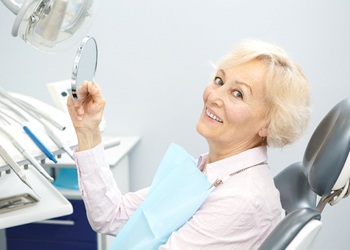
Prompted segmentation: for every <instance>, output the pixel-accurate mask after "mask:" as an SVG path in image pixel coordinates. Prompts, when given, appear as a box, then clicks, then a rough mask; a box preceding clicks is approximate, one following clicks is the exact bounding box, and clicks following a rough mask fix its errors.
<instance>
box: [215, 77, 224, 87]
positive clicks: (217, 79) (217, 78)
mask: <svg viewBox="0 0 350 250" xmlns="http://www.w3.org/2000/svg"><path fill="white" fill-rule="evenodd" d="M214 83H215V84H217V85H219V86H222V85H224V81H223V80H222V79H221V78H220V77H218V76H216V77H215V78H214Z"/></svg>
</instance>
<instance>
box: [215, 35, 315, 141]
mask: <svg viewBox="0 0 350 250" xmlns="http://www.w3.org/2000/svg"><path fill="white" fill-rule="evenodd" d="M253 60H258V61H261V62H263V63H265V64H266V66H267V77H266V85H265V102H266V103H267V106H268V112H267V118H268V120H269V127H268V135H267V138H266V139H267V140H266V143H267V145H268V146H271V147H282V146H284V145H287V144H291V143H293V142H295V141H296V140H297V139H298V138H300V137H301V136H302V135H303V133H304V132H305V130H306V129H307V127H308V124H309V120H310V113H311V112H310V111H311V109H310V87H309V83H308V80H307V79H306V76H305V75H304V73H303V71H302V69H301V68H300V67H299V65H297V64H295V63H294V62H293V61H292V60H291V59H290V58H289V57H288V55H287V53H286V52H285V51H284V50H282V49H281V48H279V47H277V46H275V45H273V44H269V43H265V42H262V41H256V40H248V41H243V42H242V43H240V44H239V45H238V46H237V47H236V48H235V49H234V50H233V51H232V52H231V53H229V54H228V55H227V56H226V57H224V58H223V59H222V60H221V61H220V63H219V65H218V66H219V67H220V68H230V67H233V66H238V65H242V64H245V63H248V62H250V61H253Z"/></svg>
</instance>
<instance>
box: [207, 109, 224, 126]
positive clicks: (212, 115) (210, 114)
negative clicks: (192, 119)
mask: <svg viewBox="0 0 350 250" xmlns="http://www.w3.org/2000/svg"><path fill="white" fill-rule="evenodd" d="M205 112H206V114H207V116H209V117H210V118H211V119H213V120H215V121H217V122H220V123H223V120H221V119H220V118H219V117H217V116H216V115H214V114H212V113H210V111H209V110H208V109H206V111H205Z"/></svg>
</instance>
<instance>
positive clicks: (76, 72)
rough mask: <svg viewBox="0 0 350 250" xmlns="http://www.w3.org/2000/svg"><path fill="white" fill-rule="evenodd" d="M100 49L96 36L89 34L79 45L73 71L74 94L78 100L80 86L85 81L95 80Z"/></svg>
mask: <svg viewBox="0 0 350 250" xmlns="http://www.w3.org/2000/svg"><path fill="white" fill-rule="evenodd" d="M97 59H98V50H97V43H96V40H95V38H93V37H90V36H87V37H85V38H84V39H83V41H82V42H81V44H80V45H79V47H78V51H77V54H76V56H75V60H74V65H73V72H72V82H71V85H72V86H71V88H72V95H73V97H74V99H76V100H78V92H77V91H78V88H79V86H80V85H81V84H83V82H84V81H93V80H94V77H95V72H96V68H97Z"/></svg>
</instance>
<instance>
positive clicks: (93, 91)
mask: <svg viewBox="0 0 350 250" xmlns="http://www.w3.org/2000/svg"><path fill="white" fill-rule="evenodd" d="M105 102H106V101H105V100H104V98H103V97H102V95H101V90H100V88H99V86H98V85H97V84H96V83H92V82H84V83H83V84H82V86H80V87H79V88H78V100H74V99H73V97H72V95H70V96H69V98H68V100H67V106H68V111H69V114H70V116H71V119H72V122H73V126H74V128H75V132H76V134H77V138H78V151H83V150H87V149H91V148H93V147H95V146H97V145H98V144H100V143H101V142H102V136H101V132H100V128H99V124H100V122H101V119H102V114H103V109H104V106H105Z"/></svg>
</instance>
